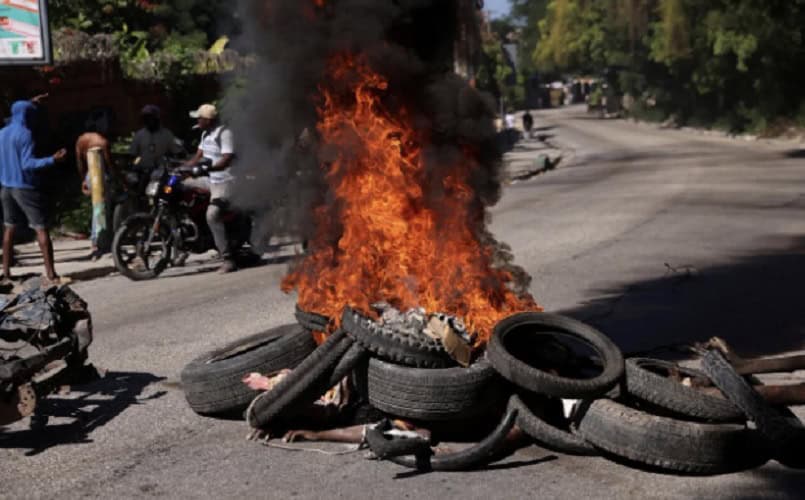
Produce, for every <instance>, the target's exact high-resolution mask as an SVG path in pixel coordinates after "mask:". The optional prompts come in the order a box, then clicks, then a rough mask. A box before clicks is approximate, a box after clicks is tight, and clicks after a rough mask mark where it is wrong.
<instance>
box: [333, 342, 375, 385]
mask: <svg viewBox="0 0 805 500" xmlns="http://www.w3.org/2000/svg"><path fill="white" fill-rule="evenodd" d="M368 357H369V351H367V350H366V349H364V348H363V346H362V345H360V344H358V343H355V342H350V347H349V349H348V350H347V352H346V353H344V356H343V357H342V358H341V359H340V360H339V361H338V364H336V365H335V368H333V372H332V373H331V374H330V378H329V379H328V381H327V388H328V389H329V388H331V387H335V386H336V385H337V384H338V383H339V382H341V380H343V379H344V377H346V376H348V375H349V374H350V373H352V370H353V369H354V368H355V367H356V366H358V364H360V363H361V362H363V361H364V360H366V359H367V358H368Z"/></svg>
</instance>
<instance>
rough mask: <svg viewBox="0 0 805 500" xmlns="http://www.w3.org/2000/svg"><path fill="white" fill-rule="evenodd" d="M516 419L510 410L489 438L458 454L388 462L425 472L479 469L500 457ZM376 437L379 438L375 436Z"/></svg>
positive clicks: (393, 459) (400, 458)
mask: <svg viewBox="0 0 805 500" xmlns="http://www.w3.org/2000/svg"><path fill="white" fill-rule="evenodd" d="M516 419H517V411H516V410H511V409H510V410H508V411H507V412H506V414H505V415H504V416H503V419H502V420H501V422H500V424H498V426H497V427H496V428H495V430H494V431H492V433H491V434H489V436H487V437H486V438H484V439H483V440H482V441H480V442H479V443H478V444H476V445H474V446H470V447H469V448H466V449H464V450H461V451H458V452H456V453H449V454H445V455H436V456H430V455H426V454H422V455H420V456H418V457H401V456H396V457H394V456H390V457H388V460H389V461H390V462H393V463H395V464H397V465H402V466H403V467H408V468H409V469H417V470H420V471H425V472H430V471H442V472H454V471H465V470H475V469H479V468H481V467H483V466H485V465H488V464H489V463H491V462H493V461H495V460H496V459H497V458H498V457H500V455H501V451H502V450H503V448H504V447H505V446H506V438H507V437H508V435H509V431H511V430H512V428H513V427H514V422H515V420H516ZM369 437H370V436H369V433H367V441H368V440H369ZM375 437H377V436H376V435H375ZM370 447H371V441H370Z"/></svg>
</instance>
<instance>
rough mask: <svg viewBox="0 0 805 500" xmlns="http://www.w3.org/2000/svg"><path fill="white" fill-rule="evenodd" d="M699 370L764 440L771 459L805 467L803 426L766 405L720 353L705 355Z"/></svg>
mask: <svg viewBox="0 0 805 500" xmlns="http://www.w3.org/2000/svg"><path fill="white" fill-rule="evenodd" d="M702 368H703V369H704V372H705V373H706V374H707V376H708V377H710V379H711V380H712V381H713V384H714V385H715V386H716V387H718V389H719V390H720V391H721V392H723V393H724V395H725V396H726V397H727V398H728V399H729V400H730V401H732V403H733V404H735V406H737V407H738V408H740V409H741V411H743V413H744V414H745V415H746V417H747V418H748V419H749V420H752V421H753V422H754V423H755V425H756V426H757V430H758V432H760V433H761V434H763V435H764V436H765V437H766V438H767V439H768V441H769V443H770V445H771V446H772V451H773V458H774V459H775V460H777V461H778V462H780V463H781V464H783V465H785V466H788V467H792V468H797V469H801V468H805V452H803V450H805V426H803V424H802V422H801V421H800V420H799V419H798V418H796V416H795V415H794V414H793V413H791V412H790V411H789V410H788V409H785V410H784V411H779V410H777V409H775V408H773V407H772V406H771V405H769V404H768V403H767V402H766V401H765V400H764V399H763V396H761V395H760V394H758V392H757V391H756V390H755V389H753V388H752V386H751V385H749V383H748V382H747V381H746V379H744V378H743V377H742V376H741V375H739V374H738V372H737V371H736V370H735V368H734V367H733V366H732V365H731V364H730V362H729V361H727V359H726V358H725V357H724V355H723V354H722V353H721V352H720V351H717V350H715V349H711V350H709V351H708V352H707V353H705V355H704V356H703V357H702Z"/></svg>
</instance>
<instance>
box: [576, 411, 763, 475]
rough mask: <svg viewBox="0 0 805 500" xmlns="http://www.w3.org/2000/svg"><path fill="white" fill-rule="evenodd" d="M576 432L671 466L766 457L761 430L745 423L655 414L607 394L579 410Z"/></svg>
mask: <svg viewBox="0 0 805 500" xmlns="http://www.w3.org/2000/svg"><path fill="white" fill-rule="evenodd" d="M579 432H580V433H581V435H582V436H583V437H584V439H585V440H587V441H588V442H590V443H591V444H593V445H594V446H595V447H597V448H600V449H601V450H604V451H606V452H608V453H611V454H613V455H615V456H617V457H621V458H623V459H627V460H629V461H633V462H637V463H640V464H644V465H648V466H651V467H656V468H659V469H663V470H668V471H675V472H685V473H693V474H720V473H726V472H735V471H739V470H745V469H749V468H752V467H757V466H760V465H762V464H764V463H766V462H767V461H768V459H769V453H768V451H767V450H768V446H766V445H765V443H764V439H763V436H761V435H760V434H759V433H758V432H757V431H754V430H750V429H747V428H746V427H745V426H744V425H738V424H706V423H697V422H688V421H683V420H675V419H672V418H667V417H659V416H656V415H651V414H649V413H644V412H642V411H639V410H635V409H633V408H629V407H626V406H624V405H622V404H620V403H617V402H615V401H613V400H610V399H599V400H597V401H593V402H592V403H590V404H589V406H588V407H587V408H586V410H583V414H582V416H581V419H580V422H579Z"/></svg>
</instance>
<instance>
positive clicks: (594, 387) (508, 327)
mask: <svg viewBox="0 0 805 500" xmlns="http://www.w3.org/2000/svg"><path fill="white" fill-rule="evenodd" d="M525 328H527V329H529V330H530V332H529V333H530V334H532V335H535V336H536V335H541V336H547V335H556V333H557V332H558V333H561V334H562V335H564V336H568V337H573V338H575V339H579V340H583V341H585V342H586V343H587V344H588V345H589V346H591V347H592V348H594V349H595V351H596V352H597V354H598V356H599V357H600V359H601V363H602V364H603V370H602V372H601V373H600V374H599V375H597V376H595V377H593V378H588V379H575V378H567V377H561V376H558V375H553V374H550V373H548V372H546V371H543V370H540V369H539V368H536V367H533V366H530V365H528V364H527V363H525V362H523V361H520V360H519V359H517V358H516V357H514V356H513V355H512V354H511V353H510V352H509V351H508V349H507V347H506V343H507V341H508V339H509V338H510V337H511V336H513V334H516V333H521V329H525ZM522 333H525V332H522ZM486 355H487V357H488V358H489V361H490V362H491V363H492V366H494V367H495V369H496V370H497V371H498V372H499V373H500V374H501V375H502V376H503V377H504V378H506V379H507V380H509V381H510V382H512V383H513V384H515V385H516V386H518V387H520V388H522V389H527V390H529V391H532V392H536V393H539V394H545V395H548V396H553V397H560V398H573V399H587V398H594V397H598V396H602V395H604V394H606V393H607V392H608V391H609V390H610V389H612V388H613V387H614V386H615V385H616V384H617V383H618V381H619V380H620V379H621V377H622V376H623V373H624V362H623V355H622V354H621V352H620V350H619V349H618V347H617V346H616V345H615V344H614V343H613V342H612V341H611V340H610V339H609V338H607V337H606V336H605V335H604V334H602V333H601V332H599V331H598V330H596V329H595V328H593V327H591V326H589V325H586V324H584V323H582V322H580V321H576V320H574V319H572V318H568V317H565V316H560V315H558V314H550V313H530V312H529V313H520V314H515V315H513V316H509V317H508V318H506V319H504V320H503V321H501V322H499V323H498V324H497V325H496V326H495V329H494V332H493V334H492V339H491V340H490V342H489V347H488V348H487V352H486Z"/></svg>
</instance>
